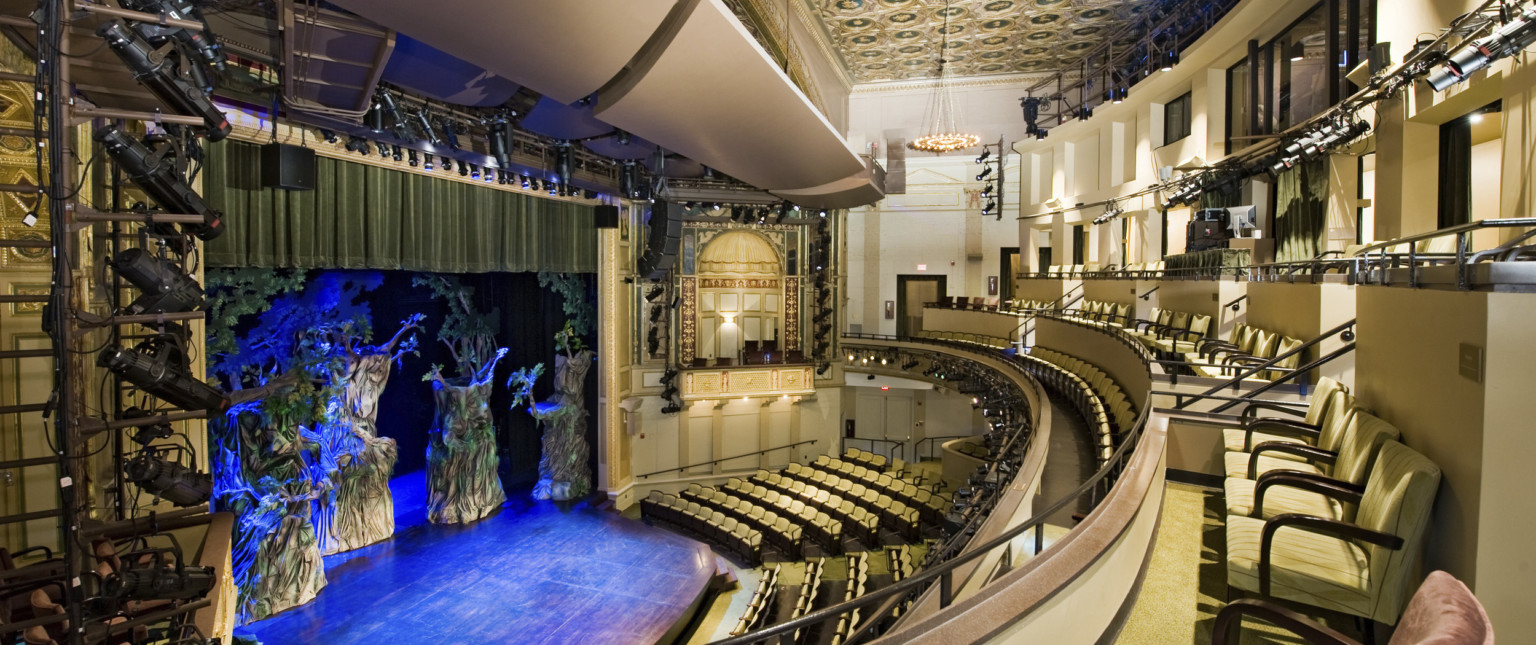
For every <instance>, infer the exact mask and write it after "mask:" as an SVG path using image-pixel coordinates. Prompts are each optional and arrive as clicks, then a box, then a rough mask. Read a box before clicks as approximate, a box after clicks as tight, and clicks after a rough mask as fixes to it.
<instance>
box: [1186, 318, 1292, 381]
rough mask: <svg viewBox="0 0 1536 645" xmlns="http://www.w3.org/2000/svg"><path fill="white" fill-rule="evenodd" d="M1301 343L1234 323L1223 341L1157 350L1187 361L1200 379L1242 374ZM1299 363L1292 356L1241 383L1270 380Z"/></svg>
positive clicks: (1211, 340)
mask: <svg viewBox="0 0 1536 645" xmlns="http://www.w3.org/2000/svg"><path fill="white" fill-rule="evenodd" d="M1302 343H1303V341H1302V340H1301V339H1298V338H1291V337H1290V336H1284V335H1281V334H1279V333H1277V332H1271V331H1268V330H1265V329H1260V328H1258V327H1254V326H1251V325H1248V324H1246V323H1237V324H1235V325H1233V326H1232V334H1231V335H1230V336H1229V337H1228V338H1227V340H1220V339H1216V338H1206V339H1203V340H1201V341H1198V342H1188V343H1185V342H1179V343H1172V342H1168V343H1164V342H1161V341H1160V342H1159V344H1158V347H1157V348H1158V349H1159V350H1162V351H1166V352H1171V353H1175V354H1179V355H1181V356H1182V358H1183V360H1184V361H1186V362H1188V363H1189V364H1190V365H1189V367H1190V369H1192V370H1194V371H1195V373H1196V374H1198V375H1200V376H1206V377H1210V378H1232V377H1234V376H1237V375H1238V374H1240V373H1242V372H1243V371H1246V369H1245V368H1246V367H1250V366H1253V365H1261V364H1263V363H1267V362H1269V361H1270V360H1271V359H1273V358H1275V357H1276V356H1280V355H1282V354H1285V353H1287V352H1290V351H1291V350H1294V349H1296V348H1297V347H1301V345H1302ZM1300 362H1301V353H1300V352H1298V353H1295V354H1292V355H1290V356H1287V357H1285V358H1284V359H1281V360H1280V361H1278V362H1276V363H1275V364H1274V365H1273V367H1275V368H1277V369H1274V370H1263V371H1261V372H1258V373H1256V374H1253V375H1251V376H1249V377H1248V378H1247V379H1245V380H1253V381H1272V380H1275V379H1277V378H1280V377H1281V376H1284V375H1285V374H1286V373H1287V371H1288V370H1292V369H1295V368H1296V366H1297V365H1299V364H1300Z"/></svg>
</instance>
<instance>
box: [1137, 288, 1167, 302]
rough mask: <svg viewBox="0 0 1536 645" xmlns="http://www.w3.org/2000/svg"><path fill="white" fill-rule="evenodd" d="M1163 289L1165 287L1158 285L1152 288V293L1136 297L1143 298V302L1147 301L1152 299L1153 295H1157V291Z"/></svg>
mask: <svg viewBox="0 0 1536 645" xmlns="http://www.w3.org/2000/svg"><path fill="white" fill-rule="evenodd" d="M1161 288H1163V285H1157V286H1155V287H1152V290H1151V291H1148V292H1146V293H1143V294H1141V295H1139V296H1136V297H1137V298H1141V299H1142V300H1146V299H1147V298H1151V297H1152V294H1154V293H1157V290H1158V289H1161Z"/></svg>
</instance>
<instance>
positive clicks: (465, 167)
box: [459, 161, 480, 179]
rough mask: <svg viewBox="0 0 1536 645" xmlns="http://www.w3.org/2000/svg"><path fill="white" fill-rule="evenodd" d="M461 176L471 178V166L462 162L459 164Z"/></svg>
mask: <svg viewBox="0 0 1536 645" xmlns="http://www.w3.org/2000/svg"><path fill="white" fill-rule="evenodd" d="M475 174H476V175H479V174H480V173H475ZM459 176H460V177H468V176H469V164H467V163H464V162H462V161H460V162H459ZM476 178H477V179H478V177H476Z"/></svg>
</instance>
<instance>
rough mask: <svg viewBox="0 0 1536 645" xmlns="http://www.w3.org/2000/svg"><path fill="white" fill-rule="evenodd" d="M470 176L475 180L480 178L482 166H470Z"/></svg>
mask: <svg viewBox="0 0 1536 645" xmlns="http://www.w3.org/2000/svg"><path fill="white" fill-rule="evenodd" d="M469 176H470V177H473V178H475V179H479V178H480V166H479V165H478V164H469Z"/></svg>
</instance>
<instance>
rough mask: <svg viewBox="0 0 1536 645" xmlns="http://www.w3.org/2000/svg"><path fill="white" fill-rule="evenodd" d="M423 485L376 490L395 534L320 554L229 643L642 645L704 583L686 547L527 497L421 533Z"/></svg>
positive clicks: (402, 480) (421, 478)
mask: <svg viewBox="0 0 1536 645" xmlns="http://www.w3.org/2000/svg"><path fill="white" fill-rule="evenodd" d="M424 484H425V475H424V474H422V473H416V474H412V475H403V476H401V477H398V478H396V479H395V480H394V481H393V482H391V483H390V488H391V490H392V491H393V493H394V496H395V524H396V529H395V537H394V538H393V539H391V540H388V541H385V542H382V543H380V544H375V545H372V546H369V547H365V548H362V549H358V550H356V551H352V552H349V553H341V554H337V555H333V556H330V557H327V558H326V559H325V564H326V578H327V580H328V584H327V585H326V587H325V589H324V590H322V591H321V592H320V595H319V597H318V598H316V599H315V601H314V602H312V603H310V604H308V605H305V606H303V607H299V608H297V609H292V610H289V611H287V612H284V613H282V614H279V615H277V616H274V617H272V618H268V619H266V620H264V621H261V622H258V623H252V624H251V625H248V626H246V627H244V628H242V629H240V630H237V633H247V634H250V635H253V636H255V637H256V638H259V639H260V640H261V642H262V643H264V644H265V645H288V644H292V643H323V644H325V645H343V644H348V643H366V644H368V645H404V644H406V643H477V644H478V643H519V644H521V643H530V644H532V643H625V644H629V643H655V642H657V641H658V640H660V639H661V638H662V637H663V636H665V635H667V634H668V632H669V631H670V630H672V629H673V626H674V625H675V624H677V623H679V622H680V621H684V620H686V615H687V614H690V613H691V612H692V608H693V605H694V603H695V601H696V600H697V599H698V598H699V597H700V596H701V595H702V594H703V593H704V591H705V589H706V587H707V586H708V584H709V580H710V578H711V577H712V576H713V575H714V574H715V569H716V561H715V556H714V554H713V553H712V552H711V551H710V550H709V549H708V548H707V547H705V546H704V545H702V544H699V543H698V542H694V541H692V540H688V539H686V538H683V537H681V536H679V535H677V534H675V533H671V532H668V531H664V530H661V529H654V528H651V527H648V526H646V525H644V524H642V523H640V522H637V521H634V520H629V519H625V518H623V517H620V516H619V515H617V514H614V513H611V512H607V511H601V510H597V509H595V508H593V507H592V506H591V505H589V504H587V503H580V504H576V505H575V506H573V507H571V508H569V509H568V510H562V509H561V508H560V507H559V506H557V505H556V504H554V503H553V502H538V501H533V500H532V499H530V498H529V496H528V489H521V490H514V491H509V493H508V495H507V497H508V502H507V506H506V507H505V508H503V509H502V511H501V512H500V513H499V514H497V515H495V516H493V517H490V518H487V519H484V520H481V521H480V522H477V523H474V524H470V525H467V526H438V525H433V524H430V523H428V522H427V521H426V514H425V510H424V504H425V485H424Z"/></svg>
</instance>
